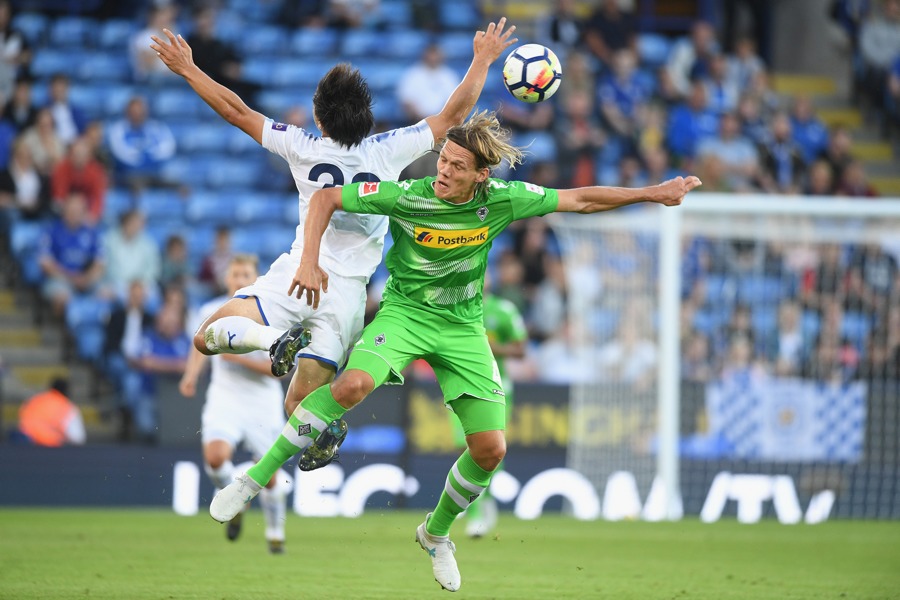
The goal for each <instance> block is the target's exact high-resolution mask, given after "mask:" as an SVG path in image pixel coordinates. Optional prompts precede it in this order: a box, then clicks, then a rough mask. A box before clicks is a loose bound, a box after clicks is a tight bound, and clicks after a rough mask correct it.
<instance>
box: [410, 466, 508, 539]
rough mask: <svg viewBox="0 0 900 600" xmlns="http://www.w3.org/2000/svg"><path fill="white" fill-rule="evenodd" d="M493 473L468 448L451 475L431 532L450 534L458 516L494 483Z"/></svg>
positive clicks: (430, 525) (430, 521)
mask: <svg viewBox="0 0 900 600" xmlns="http://www.w3.org/2000/svg"><path fill="white" fill-rule="evenodd" d="M492 475H493V472H491V471H485V470H484V469H482V468H481V467H479V466H478V465H477V464H476V463H475V461H474V460H472V456H471V455H470V454H469V451H468V450H466V451H465V452H463V453H462V456H460V457H459V459H458V460H457V461H456V463H455V464H454V465H453V467H452V468H451V469H450V472H449V473H448V474H447V481H446V482H445V483H444V491H443V493H442V494H441V499H440V500H438V504H437V507H435V509H434V512H432V513H431V518H430V519H428V522H427V523H426V524H425V530H426V531H427V532H428V533H430V534H431V535H437V536H444V535H450V526H451V525H453V521H454V520H456V516H457V515H458V514H459V513H461V512H462V511H464V510H466V508H468V506H469V505H470V504H471V503H472V502H474V501H475V500H476V499H477V498H478V496H480V495H481V493H482V492H483V491H484V489H485V488H486V487H487V486H488V484H489V483H490V482H491V476H492Z"/></svg>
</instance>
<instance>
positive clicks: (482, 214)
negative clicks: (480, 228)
mask: <svg viewBox="0 0 900 600" xmlns="http://www.w3.org/2000/svg"><path fill="white" fill-rule="evenodd" d="M475 214H476V215H478V218H479V219H481V220H482V221H484V218H485V217H486V216H487V214H488V207H487V206H482V207H481V208H479V209H478V210H476V211H475Z"/></svg>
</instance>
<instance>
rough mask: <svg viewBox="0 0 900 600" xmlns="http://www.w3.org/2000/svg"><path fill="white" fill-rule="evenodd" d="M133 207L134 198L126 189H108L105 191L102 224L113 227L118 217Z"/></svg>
mask: <svg viewBox="0 0 900 600" xmlns="http://www.w3.org/2000/svg"><path fill="white" fill-rule="evenodd" d="M134 206H135V198H134V195H133V194H132V193H131V190H129V189H126V188H109V189H108V190H107V191H106V202H105V203H104V205H103V222H104V223H106V224H107V225H114V224H115V223H116V222H118V220H119V215H121V214H122V213H124V212H125V211H127V210H129V209H131V208H132V207H134Z"/></svg>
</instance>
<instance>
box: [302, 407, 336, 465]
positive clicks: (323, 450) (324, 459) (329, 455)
mask: <svg viewBox="0 0 900 600" xmlns="http://www.w3.org/2000/svg"><path fill="white" fill-rule="evenodd" d="M345 437H347V422H346V421H344V420H343V419H335V420H334V421H332V422H331V423H329V424H328V427H326V428H325V431H323V432H322V433H320V434H319V437H317V438H316V441H314V442H313V443H312V444H310V445H309V446H307V447H306V450H304V451H303V454H301V455H300V460H299V461H297V466H298V467H300V470H301V471H314V470H316V469H321V468H322V467H324V466H325V465H327V464H328V463H330V462H331V461H333V460H334V459H335V458H337V451H338V448H340V447H341V444H343V443H344V438H345Z"/></svg>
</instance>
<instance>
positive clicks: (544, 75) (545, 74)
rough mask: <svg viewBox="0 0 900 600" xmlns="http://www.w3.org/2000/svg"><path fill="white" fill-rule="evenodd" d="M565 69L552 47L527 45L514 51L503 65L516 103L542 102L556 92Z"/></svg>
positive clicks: (504, 77)
mask: <svg viewBox="0 0 900 600" xmlns="http://www.w3.org/2000/svg"><path fill="white" fill-rule="evenodd" d="M560 81H562V67H560V65H559V59H558V58H556V55H555V54H553V51H552V50H550V48H547V47H545V46H541V45H540V44H525V45H524V46H519V47H518V48H516V49H515V50H513V51H512V52H511V53H510V55H509V56H507V57H506V61H505V62H504V63H503V83H505V84H506V89H508V90H509V93H510V94H512V95H513V96H514V97H515V98H516V99H517V100H521V101H522V102H542V101H544V100H546V99H547V98H549V97H550V96H552V95H553V94H555V93H556V90H558V89H559V83H560Z"/></svg>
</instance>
